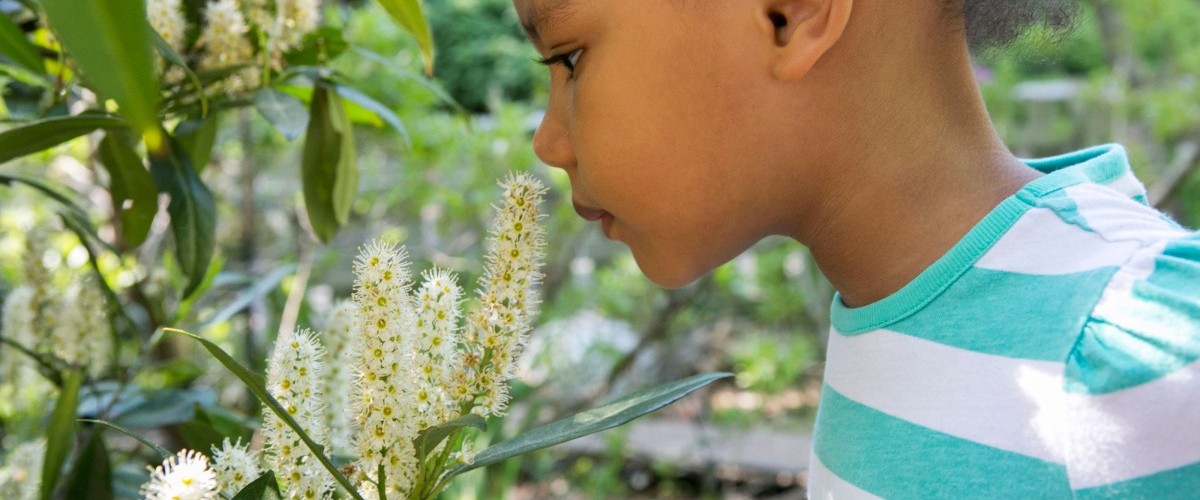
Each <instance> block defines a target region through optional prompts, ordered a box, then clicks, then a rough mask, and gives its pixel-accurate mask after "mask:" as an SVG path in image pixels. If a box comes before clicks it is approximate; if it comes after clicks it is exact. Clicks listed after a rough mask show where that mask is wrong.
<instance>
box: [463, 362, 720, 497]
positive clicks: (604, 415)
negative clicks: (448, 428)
mask: <svg viewBox="0 0 1200 500" xmlns="http://www.w3.org/2000/svg"><path fill="white" fill-rule="evenodd" d="M731 376H733V375H732V374H730V373H706V374H702V375H696V376H693V377H689V378H686V379H683V380H676V381H674V382H668V383H665V384H662V385H658V386H655V387H651V388H649V389H643V390H641V391H638V392H635V393H633V394H630V395H628V396H625V397H623V398H620V399H618V400H616V401H613V402H611V403H608V404H606V405H602V406H598V407H596V408H593V409H591V410H587V411H584V412H581V413H577V414H575V415H572V416H570V417H567V418H564V419H562V420H557V421H554V422H551V423H549V424H546V425H543V426H541V427H536V428H533V429H530V430H528V431H526V432H524V433H523V434H521V435H519V436H517V437H515V438H512V439H509V440H508V441H503V442H500V443H496V444H495V445H492V446H491V447H489V448H488V449H486V450H483V451H481V452H479V454H478V455H476V456H475V462H473V463H471V464H470V465H459V466H457V467H455V468H453V469H451V470H449V471H448V472H447V475H449V476H454V475H457V474H461V473H463V472H466V471H469V470H472V469H477V468H480V467H484V466H487V465H491V464H494V463H496V462H500V461H502V460H505V459H508V458H512V457H515V456H517V455H523V454H525V453H529V452H531V451H534V450H540V449H542V448H546V447H549V446H554V445H556V444H560V443H565V442H567V441H570V440H572V439H577V438H581V437H583V436H586V435H588V434H595V433H597V432H600V431H603V430H608V429H611V428H613V427H617V426H619V425H623V424H625V423H627V422H629V421H630V420H633V419H635V418H638V417H640V416H642V415H645V414H647V413H650V412H653V411H655V410H658V409H659V408H662V407H664V406H666V405H669V404H671V403H674V402H675V401H678V400H679V399H680V398H682V397H684V396H686V395H688V394H690V393H692V391H695V390H696V389H699V388H701V387H704V386H706V385H708V384H710V383H712V382H714V381H717V380H720V379H723V378H726V377H731Z"/></svg>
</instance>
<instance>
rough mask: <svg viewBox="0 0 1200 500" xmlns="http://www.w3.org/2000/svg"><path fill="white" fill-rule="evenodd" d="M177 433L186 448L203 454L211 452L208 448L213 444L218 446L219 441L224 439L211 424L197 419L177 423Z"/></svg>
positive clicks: (211, 447)
mask: <svg viewBox="0 0 1200 500" xmlns="http://www.w3.org/2000/svg"><path fill="white" fill-rule="evenodd" d="M179 435H180V436H182V437H183V442H184V443H186V444H187V447H188V448H191V449H193V450H200V451H202V452H204V454H205V455H209V454H211V453H212V452H211V451H209V450H212V449H213V447H214V446H215V447H220V446H221V441H223V440H224V439H225V436H223V435H221V433H220V432H217V430H216V429H214V428H213V426H212V425H210V424H207V423H204V422H200V421H197V420H192V421H190V422H184V423H182V424H179Z"/></svg>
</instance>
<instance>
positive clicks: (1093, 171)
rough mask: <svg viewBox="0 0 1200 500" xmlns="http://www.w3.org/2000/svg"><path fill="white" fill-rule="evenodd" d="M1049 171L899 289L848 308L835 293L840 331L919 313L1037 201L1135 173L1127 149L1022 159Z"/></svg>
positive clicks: (851, 331) (832, 313)
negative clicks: (1061, 190) (1071, 187)
mask: <svg viewBox="0 0 1200 500" xmlns="http://www.w3.org/2000/svg"><path fill="white" fill-rule="evenodd" d="M1021 161H1022V162H1024V163H1025V164H1026V165H1029V166H1030V167H1033V168H1035V169H1037V170H1039V171H1041V172H1043V173H1045V174H1047V175H1044V176H1042V177H1039V178H1037V179H1035V180H1033V181H1031V182H1029V183H1028V184H1026V185H1025V186H1023V187H1022V188H1021V189H1020V190H1018V191H1017V192H1016V193H1014V194H1013V195H1012V196H1009V197H1008V198H1005V199H1004V200H1003V201H1001V202H1000V204H999V205H997V206H996V207H995V208H993V209H992V210H991V212H989V213H988V214H987V215H986V216H984V218H983V219H981V220H980V221H979V222H978V223H976V224H975V226H974V227H972V228H971V230H970V231H968V232H967V234H966V235H965V236H963V238H962V239H961V240H959V241H958V243H955V244H954V246H953V247H951V248H950V250H949V251H947V252H946V253H945V254H943V255H942V256H941V257H940V258H938V260H937V261H935V262H934V263H933V264H931V265H930V266H929V267H927V268H926V269H925V270H924V271H922V272H921V274H919V275H917V277H916V278H913V280H912V281H910V282H909V283H908V284H907V285H905V286H904V287H902V288H901V289H900V290H897V291H896V292H894V293H892V294H891V295H888V296H887V297H885V298H883V299H880V300H878V301H876V302H872V303H871V304H867V305H865V306H862V307H854V308H851V307H847V306H846V305H845V304H844V303H843V302H842V296H841V294H840V293H834V296H833V305H832V307H831V311H830V322H831V323H832V325H833V328H834V329H835V330H836V331H837V332H838V333H841V334H844V335H852V334H856V333H863V332H867V331H871V330H875V329H878V328H882V327H884V326H887V325H889V324H892V323H895V322H897V321H899V320H901V319H904V318H906V317H908V316H911V315H913V314H915V313H916V312H917V311H920V310H921V309H922V308H924V307H925V306H926V305H928V304H929V303H930V302H933V300H934V299H936V298H937V297H938V296H939V295H941V293H942V292H944V291H945V290H946V289H947V288H949V287H950V285H952V284H953V283H954V281H955V280H957V279H958V278H959V277H960V276H962V275H963V274H964V273H966V272H967V271H968V270H969V269H970V268H971V266H972V265H974V263H975V262H976V261H978V260H979V258H980V257H982V256H983V254H984V253H986V252H987V251H988V249H990V248H991V247H992V245H994V244H995V243H996V241H998V240H999V239H1000V236H1002V235H1003V234H1004V233H1006V232H1007V231H1008V230H1009V228H1011V227H1012V226H1013V224H1015V223H1016V222H1017V220H1018V219H1020V218H1021V216H1022V215H1024V213H1025V212H1026V211H1028V210H1029V209H1030V208H1033V207H1034V206H1036V204H1037V200H1038V199H1039V198H1041V197H1043V196H1046V195H1047V194H1050V193H1052V192H1055V191H1058V190H1060V189H1063V188H1065V187H1069V186H1074V185H1076V184H1082V183H1085V182H1094V183H1098V184H1107V183H1109V182H1112V181H1113V180H1115V179H1117V178H1119V177H1121V176H1123V175H1125V174H1127V173H1128V172H1130V167H1129V160H1128V156H1127V155H1126V153H1125V148H1123V147H1121V146H1120V145H1118V144H1105V145H1102V146H1095V147H1091V148H1087V149H1083V150H1079V151H1075V152H1071V153H1066V154H1062V155H1058V156H1052V157H1047V158H1037V159H1022V160H1021Z"/></svg>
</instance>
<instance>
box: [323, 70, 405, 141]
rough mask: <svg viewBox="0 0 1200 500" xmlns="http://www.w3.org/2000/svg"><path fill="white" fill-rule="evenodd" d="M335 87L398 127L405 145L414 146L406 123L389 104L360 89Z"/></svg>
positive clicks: (340, 93)
mask: <svg viewBox="0 0 1200 500" xmlns="http://www.w3.org/2000/svg"><path fill="white" fill-rule="evenodd" d="M334 87H335V88H336V89H337V92H338V95H340V96H342V97H343V98H345V99H346V100H347V101H350V102H353V103H355V104H358V105H359V106H362V107H363V108H365V109H367V110H368V111H370V112H371V113H373V114H375V115H376V116H378V117H379V118H380V119H382V120H383V121H384V122H387V124H388V125H391V126H392V128H394V129H396V131H397V132H399V133H400V136H401V137H403V138H404V145H405V146H407V147H410V148H411V147H412V141H411V140H410V139H409V137H408V129H406V128H404V123H403V122H401V121H400V117H399V116H396V112H394V111H392V110H391V109H389V108H388V107H387V106H384V105H383V103H380V102H379V101H376V100H375V99H372V98H371V96H368V95H366V94H364V93H362V92H359V91H358V89H355V88H353V87H348V86H346V85H341V84H336V85H335V86H334Z"/></svg>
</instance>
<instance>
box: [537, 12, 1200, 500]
mask: <svg viewBox="0 0 1200 500" xmlns="http://www.w3.org/2000/svg"><path fill="white" fill-rule="evenodd" d="M964 1H965V5H964V4H963V2H964ZM514 3H515V7H516V9H517V11H518V13H519V15H520V16H521V19H522V21H523V24H524V25H525V28H526V31H527V32H528V34H529V37H530V39H531V40H532V42H533V44H534V45H535V46H536V47H537V49H538V50H539V52H541V54H542V55H543V56H544V57H545V60H544V61H543V62H545V63H546V64H549V65H550V66H551V68H550V75H551V91H550V101H549V104H548V106H547V109H546V115H545V118H544V120H543V122H542V124H541V126H540V127H539V128H538V131H537V134H536V135H535V137H534V141H533V142H534V149H535V150H536V152H537V154H538V156H539V157H540V158H541V159H542V160H543V161H545V162H546V163H547V164H549V165H552V166H555V167H559V168H561V169H563V170H565V171H566V173H567V175H568V176H569V177H570V181H571V186H572V197H573V201H574V204H575V207H576V211H577V212H579V214H580V215H581V216H582V217H584V218H585V219H588V220H593V221H599V222H600V223H601V224H602V226H603V231H604V234H605V235H606V236H607V237H609V238H611V239H614V240H618V241H621V242H624V243H625V244H627V245H628V246H629V248H630V249H631V250H632V252H633V255H634V257H635V258H636V259H637V262H638V264H639V266H640V267H641V269H642V271H643V272H644V273H645V274H646V276H647V277H649V278H650V279H651V280H653V281H654V282H655V283H658V284H660V285H663V286H666V287H676V286H682V285H684V284H687V283H689V282H691V281H693V280H695V279H696V278H697V277H699V276H701V275H703V274H704V273H707V272H709V271H710V270H712V269H713V268H714V267H716V266H719V265H721V264H722V263H725V262H726V261H728V260H730V259H731V258H732V257H734V256H736V255H737V254H738V253H740V252H742V251H744V250H746V249H747V248H748V247H750V246H751V245H752V244H754V243H755V242H757V241H759V240H760V239H761V238H763V237H766V236H769V235H786V236H789V237H792V238H794V239H795V240H797V241H799V242H801V243H803V244H804V245H806V246H808V247H809V248H810V249H811V251H812V253H813V255H814V257H815V258H816V261H817V263H818V264H819V265H820V268H821V271H822V272H823V273H824V274H825V275H826V276H827V277H828V278H829V280H830V281H831V282H832V283H833V285H834V286H835V287H836V288H837V290H838V291H839V293H838V295H837V296H836V298H835V299H834V301H833V306H832V307H833V312H832V322H833V328H832V332H831V334H830V345H829V351H828V355H827V365H826V374H825V386H824V391H823V395H822V400H821V407H820V410H819V415H818V417H817V422H816V430H815V434H814V449H813V450H812V455H811V461H810V470H809V474H808V480H809V484H808V487H809V493H810V495H811V496H812V497H813V498H827V497H833V498H858V497H872V496H882V497H910V498H911V497H940V498H975V497H1004V498H1030V497H1039V498H1040V497H1054V498H1063V497H1072V496H1078V497H1085V498H1093V497H1095V498H1107V497H1121V498H1128V497H1137V498H1169V497H1189V496H1191V497H1194V496H1200V362H1197V361H1196V359H1197V358H1198V357H1200V319H1198V318H1200V235H1197V234H1195V233H1192V232H1189V231H1188V230H1186V229H1184V228H1182V227H1180V226H1179V225H1178V224H1176V223H1174V222H1172V221H1171V220H1170V219H1168V218H1167V217H1166V216H1164V215H1163V214H1161V213H1159V212H1157V211H1155V210H1153V209H1151V208H1149V207H1148V206H1147V204H1146V198H1145V194H1144V190H1143V188H1142V185H1141V183H1139V182H1138V181H1137V179H1135V178H1134V177H1133V175H1132V173H1131V171H1130V168H1129V165H1128V163H1127V158H1126V155H1125V152H1124V150H1123V149H1122V148H1121V147H1120V146H1117V145H1108V146H1100V147H1095V148H1091V149H1086V150H1083V151H1079V152H1075V153H1070V154H1066V155H1063V156H1058V157H1054V158H1046V159H1041V160H1031V161H1021V160H1018V159H1017V158H1015V157H1014V156H1013V155H1012V154H1011V153H1009V151H1008V150H1007V149H1006V148H1005V146H1004V145H1003V144H1002V143H1001V141H1000V139H999V138H998V136H997V134H996V132H995V130H994V129H993V127H992V125H991V123H990V121H989V119H988V115H987V111H986V109H985V108H984V104H983V100H982V98H981V97H980V94H979V91H978V88H977V86H976V82H975V80H974V77H973V72H972V67H971V62H970V59H969V54H968V47H969V46H982V45H988V44H997V43H1004V42H1005V41H1007V40H1009V39H1011V38H1012V37H1013V36H1014V34H1015V33H1018V32H1020V30H1021V28H1023V27H1024V26H1026V25H1028V24H1029V23H1030V22H1035V21H1048V22H1049V23H1051V24H1057V25H1064V23H1068V22H1069V21H1070V17H1071V16H1070V14H1071V12H1072V11H1073V10H1074V8H1075V6H1074V5H1073V1H1071V0H1050V1H1047V0H1030V1H1026V2H1005V1H1000V2H996V1H987V0H907V1H884V0H738V1H732V0H725V1H700V0H515V2H514ZM796 453H807V450H796Z"/></svg>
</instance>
